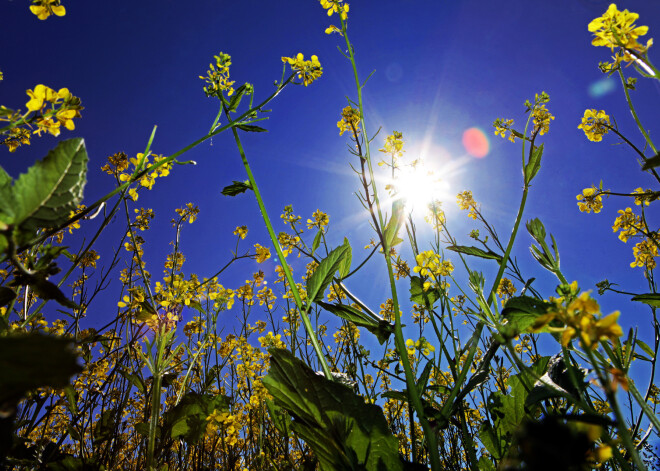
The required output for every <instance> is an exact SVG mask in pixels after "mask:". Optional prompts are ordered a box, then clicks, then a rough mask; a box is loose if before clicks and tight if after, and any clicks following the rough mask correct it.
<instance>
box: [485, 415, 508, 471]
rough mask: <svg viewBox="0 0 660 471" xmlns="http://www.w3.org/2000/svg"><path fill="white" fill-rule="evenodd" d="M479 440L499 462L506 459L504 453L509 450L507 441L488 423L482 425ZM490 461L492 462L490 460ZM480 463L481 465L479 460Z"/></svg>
mask: <svg viewBox="0 0 660 471" xmlns="http://www.w3.org/2000/svg"><path fill="white" fill-rule="evenodd" d="M479 440H480V441H481V443H483V445H484V448H486V450H488V453H490V454H491V455H492V456H493V458H495V459H496V460H498V461H499V460H501V459H502V458H503V457H504V452H505V451H506V449H507V441H506V440H505V439H504V437H502V436H501V435H500V433H499V431H498V430H497V429H495V428H493V427H492V425H491V424H489V423H488V422H484V423H483V424H481V428H480V429H479ZM482 458H483V457H482ZM488 461H489V462H490V460H488ZM479 463H481V460H479ZM491 466H492V463H491ZM480 469H481V468H480Z"/></svg>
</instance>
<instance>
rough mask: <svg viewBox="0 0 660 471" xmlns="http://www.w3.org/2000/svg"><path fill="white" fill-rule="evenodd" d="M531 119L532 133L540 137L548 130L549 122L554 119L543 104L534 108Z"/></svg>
mask: <svg viewBox="0 0 660 471" xmlns="http://www.w3.org/2000/svg"><path fill="white" fill-rule="evenodd" d="M532 117H533V118H534V131H535V132H536V131H538V132H539V134H540V135H541V136H542V135H544V134H545V133H547V132H548V131H549V130H550V121H551V120H553V119H555V117H554V116H553V115H552V113H550V112H549V111H548V109H547V108H546V107H545V105H544V104H540V105H536V106H535V107H534V109H533V110H532Z"/></svg>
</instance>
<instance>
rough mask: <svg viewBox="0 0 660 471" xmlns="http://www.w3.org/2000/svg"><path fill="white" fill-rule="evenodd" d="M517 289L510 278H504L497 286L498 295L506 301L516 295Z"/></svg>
mask: <svg viewBox="0 0 660 471" xmlns="http://www.w3.org/2000/svg"><path fill="white" fill-rule="evenodd" d="M516 291H517V290H516V287H515V286H513V283H512V282H511V280H510V279H508V278H502V279H501V280H500V284H499V285H498V286H497V295H498V296H499V297H500V298H502V299H503V300H506V299H508V298H510V297H511V296H513V295H514V294H516Z"/></svg>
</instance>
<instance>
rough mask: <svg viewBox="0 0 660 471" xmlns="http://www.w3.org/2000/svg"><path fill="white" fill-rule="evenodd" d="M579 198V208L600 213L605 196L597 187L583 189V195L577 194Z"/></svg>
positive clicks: (584, 211) (587, 211)
mask: <svg viewBox="0 0 660 471" xmlns="http://www.w3.org/2000/svg"><path fill="white" fill-rule="evenodd" d="M576 198H577V200H578V208H580V211H581V212H583V213H590V212H591V211H593V212H594V213H600V210H601V209H603V197H602V196H601V195H600V193H599V192H598V190H597V189H596V188H595V187H592V188H585V189H584V190H582V194H581V195H577V196H576Z"/></svg>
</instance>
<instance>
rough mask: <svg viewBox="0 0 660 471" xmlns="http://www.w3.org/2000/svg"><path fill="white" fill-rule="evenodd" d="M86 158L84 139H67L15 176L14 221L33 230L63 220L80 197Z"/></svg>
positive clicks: (51, 225)
mask: <svg viewBox="0 0 660 471" xmlns="http://www.w3.org/2000/svg"><path fill="white" fill-rule="evenodd" d="M87 160H88V158H87V150H86V149H85V141H84V140H83V139H81V138H76V139H69V140H67V141H62V142H60V143H59V144H58V145H57V147H55V148H54V149H52V150H51V151H50V152H48V155H46V157H45V158H44V159H42V160H40V161H38V162H36V163H35V164H34V165H33V166H32V167H30V168H29V169H28V171H27V173H24V174H22V175H21V176H19V177H18V179H17V180H16V183H15V184H14V188H13V194H14V198H15V200H16V208H15V213H16V216H15V220H14V223H15V224H17V225H20V226H21V228H22V229H24V230H28V231H34V230H36V229H38V228H41V227H47V228H50V227H56V226H58V225H60V224H62V223H64V222H66V221H67V220H68V219H69V214H70V212H71V211H73V210H74V209H76V208H77V205H78V203H80V201H81V200H82V197H83V188H84V187H85V183H86V181H87V180H86V175H87Z"/></svg>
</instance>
